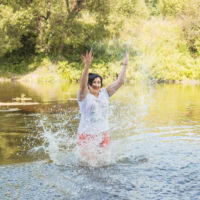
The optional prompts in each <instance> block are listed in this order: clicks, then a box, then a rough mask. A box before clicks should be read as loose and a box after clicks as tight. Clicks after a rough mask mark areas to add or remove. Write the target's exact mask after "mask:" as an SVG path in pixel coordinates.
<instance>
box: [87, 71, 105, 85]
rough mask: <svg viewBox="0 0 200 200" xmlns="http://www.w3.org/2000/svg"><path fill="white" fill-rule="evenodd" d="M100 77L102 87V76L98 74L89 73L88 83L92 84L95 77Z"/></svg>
mask: <svg viewBox="0 0 200 200" xmlns="http://www.w3.org/2000/svg"><path fill="white" fill-rule="evenodd" d="M97 77H99V78H100V79H101V87H102V86H103V82H102V77H101V76H100V75H98V74H93V73H89V76H88V85H90V86H92V82H93V81H94V79H95V78H97Z"/></svg>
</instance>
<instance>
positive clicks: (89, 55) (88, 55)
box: [83, 52, 93, 67]
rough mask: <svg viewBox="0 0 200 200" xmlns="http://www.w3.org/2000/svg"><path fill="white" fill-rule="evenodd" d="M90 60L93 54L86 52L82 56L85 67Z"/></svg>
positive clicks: (88, 64)
mask: <svg viewBox="0 0 200 200" xmlns="http://www.w3.org/2000/svg"><path fill="white" fill-rule="evenodd" d="M92 60H93V56H92V53H91V52H90V53H89V54H88V53H86V56H85V57H84V56H83V62H84V63H85V66H86V67H89V66H90V65H91V63H92Z"/></svg>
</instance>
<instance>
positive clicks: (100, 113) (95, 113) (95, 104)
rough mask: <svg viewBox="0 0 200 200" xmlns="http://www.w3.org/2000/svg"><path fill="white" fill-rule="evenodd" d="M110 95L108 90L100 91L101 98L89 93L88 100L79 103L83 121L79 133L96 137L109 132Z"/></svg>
mask: <svg viewBox="0 0 200 200" xmlns="http://www.w3.org/2000/svg"><path fill="white" fill-rule="evenodd" d="M109 99H110V97H109V95H108V93H107V91H106V88H103V89H101V90H100V91H99V97H98V98H96V97H95V96H94V95H92V94H90V93H88V94H87V96H86V98H85V99H83V100H82V101H79V100H78V98H77V100H78V104H79V107H80V110H81V121H80V124H79V127H78V133H80V134H81V133H83V134H91V135H95V134H98V133H101V132H106V131H108V130H109V126H108V107H109Z"/></svg>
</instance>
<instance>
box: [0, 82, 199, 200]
mask: <svg viewBox="0 0 200 200" xmlns="http://www.w3.org/2000/svg"><path fill="white" fill-rule="evenodd" d="M77 90H78V85H69V84H66V83H65V84H64V83H56V84H55V83H54V84H51V83H49V84H47V83H46V84H37V83H26V84H22V83H0V102H12V98H15V97H20V96H21V94H22V93H24V94H26V97H31V98H32V99H33V102H39V105H26V106H18V107H17V108H19V109H20V111H15V112H0V177H1V179H0V183H1V184H0V199H15V198H16V199H20V198H21V199H198V198H199V196H200V191H199V188H200V182H199V181H200V175H199V174H200V166H199V165H200V164H199V163H200V162H199V161H200V146H199V144H200V137H199V135H200V129H199V128H200V123H199V122H200V102H199V99H200V86H199V85H182V84H177V85H170V84H161V85H145V84H138V85H132V86H130V85H125V86H123V87H122V88H121V89H120V90H119V91H118V93H116V94H115V95H114V96H113V97H112V98H111V103H110V111H109V123H110V137H111V144H110V149H109V153H110V156H108V157H100V159H99V161H98V163H96V164H95V167H92V166H94V165H91V166H87V165H85V164H84V162H81V161H80V157H79V156H80V155H79V153H78V149H77V146H76V144H77V136H76V133H77V128H78V124H79V120H80V111H79V108H78V104H77V102H76V101H74V100H70V99H73V98H76V92H77ZM13 107H14V106H13ZM13 107H12V106H10V107H9V108H13ZM9 108H8V107H6V106H5V107H3V108H2V107H0V110H1V109H9ZM15 108H16V106H15ZM102 155H103V156H104V154H102ZM102 158H103V159H102ZM14 190H15V192H14V193H13V192H12V191H14Z"/></svg>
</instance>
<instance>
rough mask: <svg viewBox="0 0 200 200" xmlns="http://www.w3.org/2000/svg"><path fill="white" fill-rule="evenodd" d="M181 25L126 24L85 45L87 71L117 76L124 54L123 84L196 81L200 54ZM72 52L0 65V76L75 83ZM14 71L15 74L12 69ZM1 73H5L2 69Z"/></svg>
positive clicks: (77, 60)
mask: <svg viewBox="0 0 200 200" xmlns="http://www.w3.org/2000/svg"><path fill="white" fill-rule="evenodd" d="M184 23H185V22H184V21H183V20H181V19H170V20H163V19H161V18H152V19H151V20H143V21H142V20H141V21H140V22H138V24H131V23H130V21H129V22H127V24H125V25H124V26H125V27H126V29H124V30H123V32H122V33H121V37H118V38H113V39H108V38H107V39H105V40H102V41H101V42H98V43H97V42H95V43H93V44H91V45H90V47H88V49H90V50H92V52H93V55H94V60H93V63H92V66H91V68H90V72H93V73H98V74H100V75H101V76H102V77H103V78H104V79H108V80H109V81H113V80H116V78H117V76H118V74H119V73H120V70H121V66H122V61H123V58H124V54H125V51H130V62H129V66H128V68H127V73H126V81H127V82H137V81H143V80H145V81H146V80H147V81H152V82H156V83H163V82H164V83H192V84H193V83H198V82H199V81H200V70H199V66H200V56H198V54H197V53H195V52H193V51H191V48H190V47H189V45H188V38H187V37H185V32H184V30H185V29H184V27H185V24H184ZM78 50H80V49H76V50H75V51H74V52H76V53H73V54H69V53H65V52H64V53H62V54H57V55H53V54H51V55H47V56H42V55H35V56H33V57H30V58H26V59H24V61H22V62H21V63H19V64H17V65H16V64H12V62H7V61H6V60H5V61H4V62H1V64H0V69H12V70H10V71H12V72H18V74H17V73H11V72H6V74H5V75H4V73H2V72H3V70H2V72H0V77H3V78H6V79H4V80H6V81H7V79H10V78H15V77H17V78H18V79H20V81H29V82H62V81H66V82H75V83H76V82H79V80H80V77H81V73H82V71H83V68H84V64H83V61H82V56H81V55H83V54H84V52H78ZM16 69H18V71H16ZM4 71H5V70H4Z"/></svg>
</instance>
